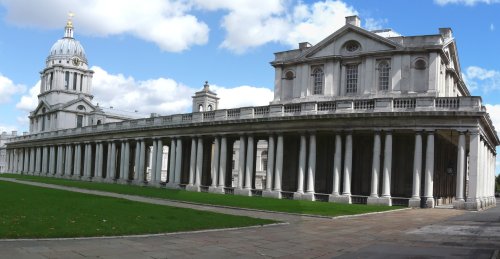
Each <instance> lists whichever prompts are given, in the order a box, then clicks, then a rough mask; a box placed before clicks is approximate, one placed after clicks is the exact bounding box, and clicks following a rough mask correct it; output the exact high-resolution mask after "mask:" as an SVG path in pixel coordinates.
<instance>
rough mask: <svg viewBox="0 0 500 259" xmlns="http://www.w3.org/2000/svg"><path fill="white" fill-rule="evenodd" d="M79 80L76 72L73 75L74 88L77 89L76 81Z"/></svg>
mask: <svg viewBox="0 0 500 259" xmlns="http://www.w3.org/2000/svg"><path fill="white" fill-rule="evenodd" d="M77 79H78V77H77V75H76V72H74V73H73V85H74V86H73V88H75V87H76V80H77ZM81 90H82V89H80V91H81Z"/></svg>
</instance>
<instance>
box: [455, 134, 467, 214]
mask: <svg viewBox="0 0 500 259" xmlns="http://www.w3.org/2000/svg"><path fill="white" fill-rule="evenodd" d="M464 180H465V132H463V131H459V132H458V152H457V186H456V195H455V200H454V201H453V207H454V208H455V209H463V208H465V200H464Z"/></svg>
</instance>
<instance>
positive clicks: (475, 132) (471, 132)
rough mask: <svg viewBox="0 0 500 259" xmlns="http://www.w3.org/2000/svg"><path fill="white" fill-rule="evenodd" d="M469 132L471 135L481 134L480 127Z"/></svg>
mask: <svg viewBox="0 0 500 259" xmlns="http://www.w3.org/2000/svg"><path fill="white" fill-rule="evenodd" d="M467 132H468V133H469V135H479V129H471V130H467Z"/></svg>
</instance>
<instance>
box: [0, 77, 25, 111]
mask: <svg viewBox="0 0 500 259" xmlns="http://www.w3.org/2000/svg"><path fill="white" fill-rule="evenodd" d="M24 91H26V87H25V86H24V85H19V84H15V83H14V82H12V80H10V79H9V78H8V77H5V76H3V75H2V74H0V104H2V103H7V102H9V101H11V100H12V96H13V95H16V94H20V93H23V92H24Z"/></svg>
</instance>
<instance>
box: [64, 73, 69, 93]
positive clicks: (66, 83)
mask: <svg viewBox="0 0 500 259" xmlns="http://www.w3.org/2000/svg"><path fill="white" fill-rule="evenodd" d="M68 87H69V72H68V71H66V73H64V88H66V89H68Z"/></svg>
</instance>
